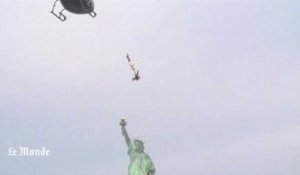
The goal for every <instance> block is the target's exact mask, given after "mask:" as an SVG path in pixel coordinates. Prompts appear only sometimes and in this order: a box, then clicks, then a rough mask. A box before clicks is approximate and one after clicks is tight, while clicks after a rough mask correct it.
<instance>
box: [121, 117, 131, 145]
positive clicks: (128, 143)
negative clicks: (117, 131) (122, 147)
mask: <svg viewBox="0 0 300 175" xmlns="http://www.w3.org/2000/svg"><path fill="white" fill-rule="evenodd" d="M126 124H127V122H126V120H125V119H124V118H122V119H121V121H120V125H121V130H122V135H123V136H124V138H125V142H126V145H127V146H128V147H129V145H130V143H131V142H130V138H129V136H128V133H127V131H126V128H125V126H126Z"/></svg>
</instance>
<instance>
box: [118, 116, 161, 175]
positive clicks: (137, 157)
mask: <svg viewBox="0 0 300 175" xmlns="http://www.w3.org/2000/svg"><path fill="white" fill-rule="evenodd" d="M126 124H127V123H126V121H125V119H121V121H120V125H121V129H122V134H123V136H124V137H125V142H126V144H127V146H128V155H129V157H130V164H129V167H128V175H155V167H154V164H153V162H152V160H151V158H150V157H149V155H148V154H147V153H145V152H144V143H143V141H142V140H139V139H134V140H133V143H132V142H131V141H130V138H129V136H128V134H127V131H126V129H125V126H126Z"/></svg>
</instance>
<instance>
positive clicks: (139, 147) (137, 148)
mask: <svg viewBox="0 0 300 175" xmlns="http://www.w3.org/2000/svg"><path fill="white" fill-rule="evenodd" d="M133 149H134V151H136V152H143V151H144V145H143V144H141V143H139V142H134V144H133Z"/></svg>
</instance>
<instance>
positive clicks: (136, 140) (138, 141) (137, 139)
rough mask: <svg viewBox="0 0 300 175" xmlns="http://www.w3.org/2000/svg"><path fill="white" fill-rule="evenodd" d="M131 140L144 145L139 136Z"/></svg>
mask: <svg viewBox="0 0 300 175" xmlns="http://www.w3.org/2000/svg"><path fill="white" fill-rule="evenodd" d="M133 142H135V143H140V144H142V145H144V142H143V140H141V139H139V138H135V139H133Z"/></svg>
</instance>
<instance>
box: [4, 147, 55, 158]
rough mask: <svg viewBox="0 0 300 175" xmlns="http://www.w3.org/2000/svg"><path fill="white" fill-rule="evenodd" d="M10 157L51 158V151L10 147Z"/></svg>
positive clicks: (43, 148)
mask: <svg viewBox="0 0 300 175" xmlns="http://www.w3.org/2000/svg"><path fill="white" fill-rule="evenodd" d="M8 156H21V157H49V156H50V150H49V149H46V148H45V147H41V148H30V147H20V146H19V147H9V148H8Z"/></svg>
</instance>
